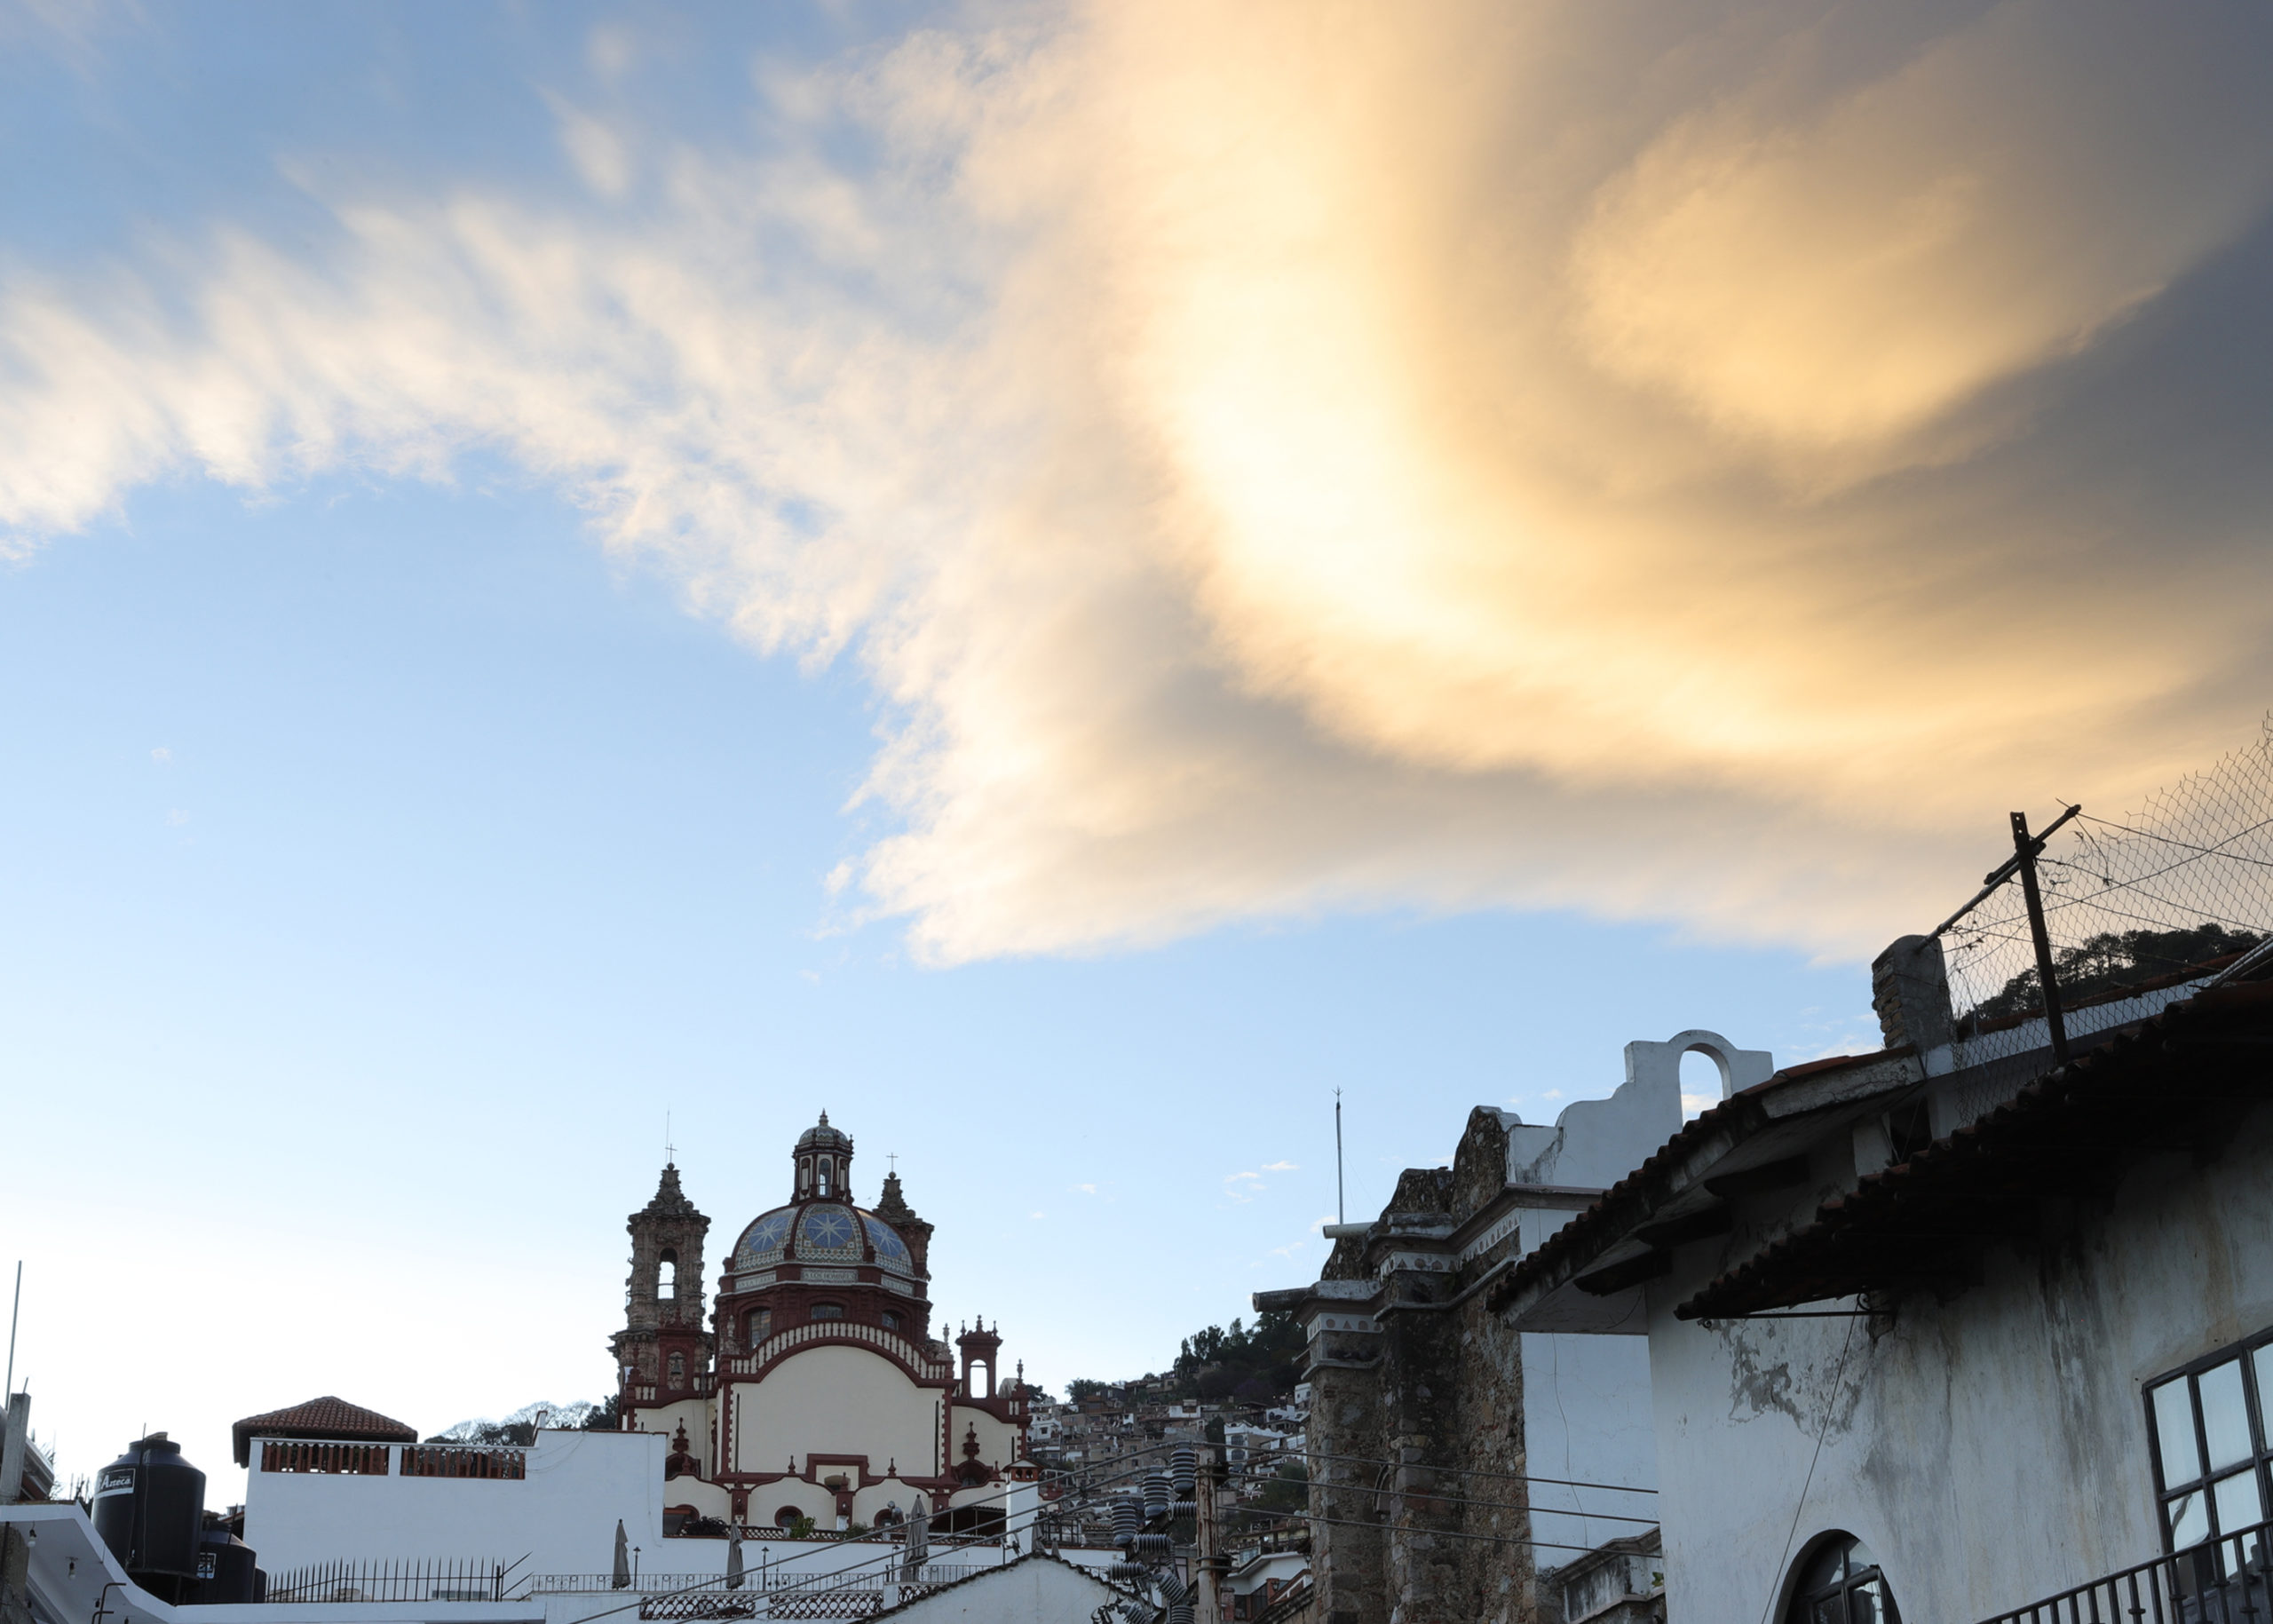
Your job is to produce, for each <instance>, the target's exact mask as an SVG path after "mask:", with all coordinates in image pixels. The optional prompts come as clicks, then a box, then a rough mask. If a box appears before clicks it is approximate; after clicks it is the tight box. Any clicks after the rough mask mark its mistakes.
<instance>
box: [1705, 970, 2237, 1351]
mask: <svg viewBox="0 0 2273 1624" xmlns="http://www.w3.org/2000/svg"><path fill="white" fill-rule="evenodd" d="M2269 1046H2273V982H2258V983H2253V984H2249V985H2242V986H2224V987H2215V988H2210V989H2206V990H2205V991H2203V992H2200V993H2197V994H2195V995H2194V996H2193V997H2191V998H2189V999H2185V1000H2183V1001H2182V1002H2178V1003H2174V1004H2173V1005H2171V1006H2170V1007H2169V1008H2168V1009H2167V1010H2164V1011H2163V1012H2162V1013H2161V1014H2159V1015H2157V1016H2155V1017H2153V1018H2151V1019H2149V1020H2146V1021H2142V1022H2141V1023H2140V1024H2139V1025H2138V1026H2135V1027H2132V1028H2130V1029H2128V1030H2126V1031H2125V1032H2123V1033H2121V1034H2118V1035H2117V1036H2116V1038H2115V1039H2114V1041H2113V1042H2111V1043H2108V1044H2107V1045H2106V1046H2104V1047H2103V1048H2098V1049H2095V1050H2091V1051H2090V1052H2089V1053H2087V1054H2084V1055H2081V1056H2079V1057H2077V1058H2074V1059H2072V1060H2071V1061H2070V1062H2069V1063H2068V1064H2067V1065H2065V1066H2055V1067H2054V1068H2052V1069H2051V1070H2049V1071H2047V1072H2045V1073H2042V1074H2041V1075H2039V1077H2037V1078H2036V1079H2035V1080H2034V1081H2031V1082H2029V1083H2027V1084H2026V1085H2024V1087H2023V1088H2022V1089H2021V1090H2020V1091H2019V1093H2018V1094H2017V1095H2016V1096H2015V1097H2014V1098H2013V1099H2012V1100H2010V1101H2009V1102H2008V1103H2007V1104H2005V1105H2000V1106H1998V1107H1997V1108H1996V1109H1995V1110H1993V1111H1992V1112H1990V1113H1988V1114H1987V1115H1985V1116H1984V1117H1982V1118H1981V1119H1980V1120H1979V1121H1976V1122H1971V1123H1968V1124H1967V1125H1966V1126H1964V1127H1961V1128H1960V1129H1957V1130H1956V1131H1955V1132H1953V1133H1952V1134H1951V1135H1950V1136H1949V1137H1946V1138H1943V1139H1936V1141H1934V1142H1933V1143H1932V1144H1931V1145H1928V1146H1926V1147H1925V1148H1924V1149H1922V1150H1921V1151H1919V1152H1918V1153H1916V1154H1915V1155H1913V1157H1911V1159H1910V1160H1909V1161H1905V1162H1901V1163H1898V1164H1897V1165H1896V1166H1894V1167H1890V1168H1885V1169H1884V1170H1882V1171H1881V1172H1877V1173H1872V1174H1868V1175H1866V1176H1864V1177H1863V1178H1862V1179H1860V1180H1859V1181H1858V1182H1857V1186H1856V1188H1855V1189H1854V1190H1852V1191H1850V1192H1848V1193H1847V1194H1844V1195H1841V1196H1834V1197H1833V1198H1832V1199H1831V1200H1826V1201H1825V1202H1823V1203H1822V1205H1821V1206H1820V1207H1819V1208H1818V1209H1817V1212H1816V1216H1815V1217H1814V1219H1813V1220H1812V1221H1811V1222H1810V1223H1809V1224H1805V1225H1803V1226H1802V1227H1801V1228H1799V1229H1797V1230H1795V1231H1794V1232H1792V1233H1791V1234H1789V1235H1786V1236H1785V1237H1784V1238H1783V1239H1782V1240H1778V1241H1776V1242H1774V1243H1773V1244H1772V1245H1770V1246H1769V1247H1767V1248H1764V1249H1763V1250H1762V1251H1761V1252H1760V1253H1759V1254H1758V1255H1757V1256H1754V1257H1752V1258H1750V1259H1748V1260H1747V1261H1746V1262H1745V1263H1743V1264H1739V1265H1738V1266H1737V1267H1736V1268H1734V1269H1731V1270H1730V1271H1728V1272H1726V1273H1725V1274H1723V1275H1721V1276H1719V1277H1718V1278H1716V1279H1714V1280H1713V1281H1711V1282H1710V1283H1709V1284H1707V1286H1706V1287H1704V1288H1703V1289H1702V1290H1700V1291H1699V1292H1698V1293H1697V1294H1696V1295H1694V1296H1691V1298H1690V1299H1689V1300H1688V1301H1686V1302H1684V1303H1681V1304H1679V1305H1678V1306H1677V1307H1676V1308H1675V1313H1676V1314H1678V1315H1680V1316H1681V1317H1682V1318H1683V1319H1714V1318H1722V1317H1730V1316H1734V1315H1738V1314H1745V1313H1753V1312H1759V1311H1767V1310H1773V1309H1778V1308H1788V1307H1790V1306H1792V1305H1793V1304H1795V1303H1814V1302H1821V1301H1824V1300H1826V1299H1828V1298H1833V1297H1845V1296H1850V1295H1857V1294H1858V1293H1862V1292H1868V1291H1880V1290H1890V1289H1895V1288H1898V1287H1904V1286H1909V1285H1921V1284H1931V1285H1936V1286H1947V1285H1949V1284H1951V1283H1952V1282H1957V1281H1961V1280H1962V1279H1964V1277H1965V1270H1966V1267H1967V1264H1968V1262H1969V1261H1970V1259H1971V1257H1972V1256H1973V1255H1974V1254H1976V1253H1977V1252H1978V1251H1979V1250H1980V1249H1981V1248H1984V1247H1985V1246H1987V1245H1988V1244H1990V1243H1991V1242H1992V1241H1994V1240H1997V1239H1999V1238H2000V1237H2004V1236H2010V1235H2015V1234H2029V1235H2033V1234H2036V1233H2039V1231H2040V1227H2041V1223H2042V1219H2041V1216H2040V1212H2041V1204H2042V1203H2043V1202H2044V1201H2045V1200H2047V1198H2050V1199H2063V1198H2072V1197H2074V1196H2076V1195H2079V1194H2088V1193H2093V1192H2103V1191H2106V1190H2109V1189H2111V1188H2112V1186H2113V1184H2114V1181H2115V1180H2116V1178H2117V1177H2119V1176H2120V1174H2121V1173H2122V1172H2123V1170H2124V1169H2125V1168H2127V1167H2128V1166H2130V1165H2131V1164H2133V1163H2134V1162H2136V1161H2139V1160H2140V1159H2142V1157H2144V1156H2147V1155H2150V1154H2151V1153H2155V1152H2157V1151H2160V1150H2166V1149H2174V1148H2187V1147H2190V1146H2192V1145H2195V1144H2196V1143H2197V1141H2198V1137H2200V1135H2201V1134H2202V1133H2203V1132H2204V1131H2205V1128H2206V1125H2209V1124H2214V1123H2215V1122H2216V1121H2219V1120H2220V1118H2219V1114H2218V1113H2220V1112H2221V1111H2229V1110H2231V1109H2233V1108H2234V1107H2236V1106H2237V1105H2239V1106H2246V1105H2253V1104H2260V1103H2263V1102H2266V1101H2269V1100H2273V1067H2269V1066H2267V1064H2266V1057H2265V1052H2264V1051H2265V1050H2266V1049H2267V1048H2268V1047H2269Z"/></svg>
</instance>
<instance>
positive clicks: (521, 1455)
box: [402, 1444, 529, 1482]
mask: <svg viewBox="0 0 2273 1624" xmlns="http://www.w3.org/2000/svg"><path fill="white" fill-rule="evenodd" d="M402 1475H403V1476H404V1477H489V1478H505V1479H511V1480H513V1481H516V1482H518V1481H519V1480H520V1479H522V1478H524V1477H527V1476H528V1475H529V1458H528V1454H527V1451H526V1450H520V1449H510V1448H508V1449H495V1448H491V1447H489V1446H486V1445H482V1444H406V1445H404V1446H403V1447H402Z"/></svg>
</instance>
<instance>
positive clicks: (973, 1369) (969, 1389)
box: [963, 1359, 994, 1398]
mask: <svg viewBox="0 0 2273 1624" xmlns="http://www.w3.org/2000/svg"><path fill="white" fill-rule="evenodd" d="M963 1391H964V1392H965V1393H967V1394H968V1395H970V1397H971V1398H992V1397H993V1396H994V1367H993V1366H992V1365H989V1364H988V1363H987V1362H986V1360H985V1359H973V1360H971V1361H970V1370H969V1372H967V1373H966V1374H965V1375H964V1376H963Z"/></svg>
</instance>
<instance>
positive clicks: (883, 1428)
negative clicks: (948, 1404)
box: [734, 1343, 939, 1474]
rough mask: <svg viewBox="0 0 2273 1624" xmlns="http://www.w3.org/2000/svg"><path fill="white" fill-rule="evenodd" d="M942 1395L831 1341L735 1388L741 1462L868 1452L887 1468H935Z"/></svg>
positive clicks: (739, 1465) (876, 1466)
mask: <svg viewBox="0 0 2273 1624" xmlns="http://www.w3.org/2000/svg"><path fill="white" fill-rule="evenodd" d="M938 1426H939V1395H938V1394H937V1393H936V1392H934V1391H933V1390H931V1389H929V1388H923V1387H918V1386H916V1385H915V1383H914V1382H911V1381H909V1380H908V1377H907V1372H906V1371H904V1370H902V1369H900V1367H899V1366H897V1365H895V1364H893V1363H892V1362H891V1360H889V1359H885V1358H883V1356H882V1355H881V1354H876V1353H871V1352H869V1351H867V1350H866V1349H864V1348H853V1347H845V1346H842V1345H838V1344H833V1343H832V1344H825V1345H823V1346H820V1347H818V1348H807V1349H804V1350H803V1351H799V1352H797V1353H795V1354H792V1355H791V1356H790V1357H789V1358H788V1359H784V1360H782V1361H781V1362H780V1364H778V1365H776V1366H774V1367H773V1368H772V1369H771V1370H770V1371H768V1372H766V1374H765V1377H764V1381H763V1382H756V1383H739V1382H738V1383H736V1385H735V1388H734V1455H735V1461H734V1465H735V1469H736V1470H741V1471H759V1472H769V1471H770V1472H778V1471H780V1470H782V1469H783V1468H784V1466H785V1465H786V1464H787V1463H788V1462H789V1461H790V1460H791V1459H793V1458H794V1459H795V1460H796V1462H797V1464H798V1468H799V1470H803V1469H804V1461H805V1457H806V1456H807V1455H808V1454H812V1453H813V1452H815V1451H820V1452H821V1453H824V1454H836V1455H846V1454H851V1455H859V1454H865V1455H867V1457H868V1466H869V1470H870V1471H872V1472H875V1473H877V1474H881V1473H883V1471H884V1470H885V1469H886V1468H887V1467H888V1466H889V1465H890V1463H891V1462H893V1461H898V1462H899V1464H900V1465H901V1466H902V1467H903V1468H904V1469H906V1470H910V1471H931V1470H935V1468H934V1466H933V1462H935V1461H936V1460H937V1459H938V1457H939V1444H938V1442H937V1433H936V1429H937V1427H938Z"/></svg>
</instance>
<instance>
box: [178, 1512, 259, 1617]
mask: <svg viewBox="0 0 2273 1624" xmlns="http://www.w3.org/2000/svg"><path fill="white" fill-rule="evenodd" d="M256 1572H257V1569H256V1568H255V1567H254V1566H253V1555H252V1547H251V1546H249V1545H248V1544H246V1543H245V1542H244V1541H242V1540H240V1539H239V1538H237V1536H236V1535H234V1534H233V1533H230V1532H229V1531H228V1530H227V1529H226V1528H208V1529H207V1530H206V1531H205V1533H204V1536H203V1539H202V1542H201V1549H199V1551H198V1553H197V1586H196V1588H194V1590H192V1591H191V1592H190V1594H189V1597H188V1599H189V1600H190V1601H192V1602H196V1603H212V1602H252V1601H257V1600H258V1599H259V1598H258V1597H257V1596H255V1595H254V1594H253V1574H254V1573H256Z"/></svg>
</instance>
